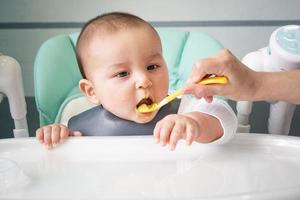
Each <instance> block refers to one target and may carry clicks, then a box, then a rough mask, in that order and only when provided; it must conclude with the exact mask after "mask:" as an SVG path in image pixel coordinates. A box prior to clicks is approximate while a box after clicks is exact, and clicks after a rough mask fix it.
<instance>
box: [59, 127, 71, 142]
mask: <svg viewBox="0 0 300 200" xmlns="http://www.w3.org/2000/svg"><path fill="white" fill-rule="evenodd" d="M69 135H70V131H69V129H68V128H66V127H60V140H59V143H63V142H64V141H65V140H66V139H67V138H68V137H69Z"/></svg>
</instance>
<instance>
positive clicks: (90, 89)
mask: <svg viewBox="0 0 300 200" xmlns="http://www.w3.org/2000/svg"><path fill="white" fill-rule="evenodd" d="M79 89H80V91H81V92H83V93H84V95H85V96H86V97H87V98H88V100H89V101H90V102H92V103H93V104H96V105H99V104H100V100H99V99H98V98H97V96H96V94H95V89H94V85H93V83H92V82H91V81H89V80H87V79H81V80H80V81H79Z"/></svg>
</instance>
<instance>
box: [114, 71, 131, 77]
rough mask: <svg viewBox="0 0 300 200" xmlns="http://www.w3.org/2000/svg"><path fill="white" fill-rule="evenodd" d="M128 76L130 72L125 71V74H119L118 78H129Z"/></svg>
mask: <svg viewBox="0 0 300 200" xmlns="http://www.w3.org/2000/svg"><path fill="white" fill-rule="evenodd" d="M128 75H129V72H127V71H123V72H119V73H118V74H117V75H116V76H117V77H119V78H122V77H125V76H128Z"/></svg>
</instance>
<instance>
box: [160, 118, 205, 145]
mask: <svg viewBox="0 0 300 200" xmlns="http://www.w3.org/2000/svg"><path fill="white" fill-rule="evenodd" d="M199 133H200V127H199V124H198V122H197V121H196V120H194V119H193V118H191V117H188V116H185V115H178V114H172V115H168V116H166V117H165V118H163V119H162V120H160V121H159V122H158V123H157V124H156V126H155V128H154V138H155V140H156V143H160V144H161V145H162V146H165V145H166V144H169V148H170V150H174V149H175V147H176V144H177V142H178V140H180V139H185V140H186V142H187V144H188V145H191V144H192V142H193V141H194V140H196V139H197V137H199Z"/></svg>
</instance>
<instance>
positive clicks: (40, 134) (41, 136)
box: [36, 128, 44, 144]
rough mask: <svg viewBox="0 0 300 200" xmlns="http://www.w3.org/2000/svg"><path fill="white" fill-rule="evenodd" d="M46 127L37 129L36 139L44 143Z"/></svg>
mask: <svg viewBox="0 0 300 200" xmlns="http://www.w3.org/2000/svg"><path fill="white" fill-rule="evenodd" d="M43 130H44V129H43V128H39V129H38V130H37V131H36V139H37V140H38V141H39V142H40V143H41V144H43V143H44V131H43Z"/></svg>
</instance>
